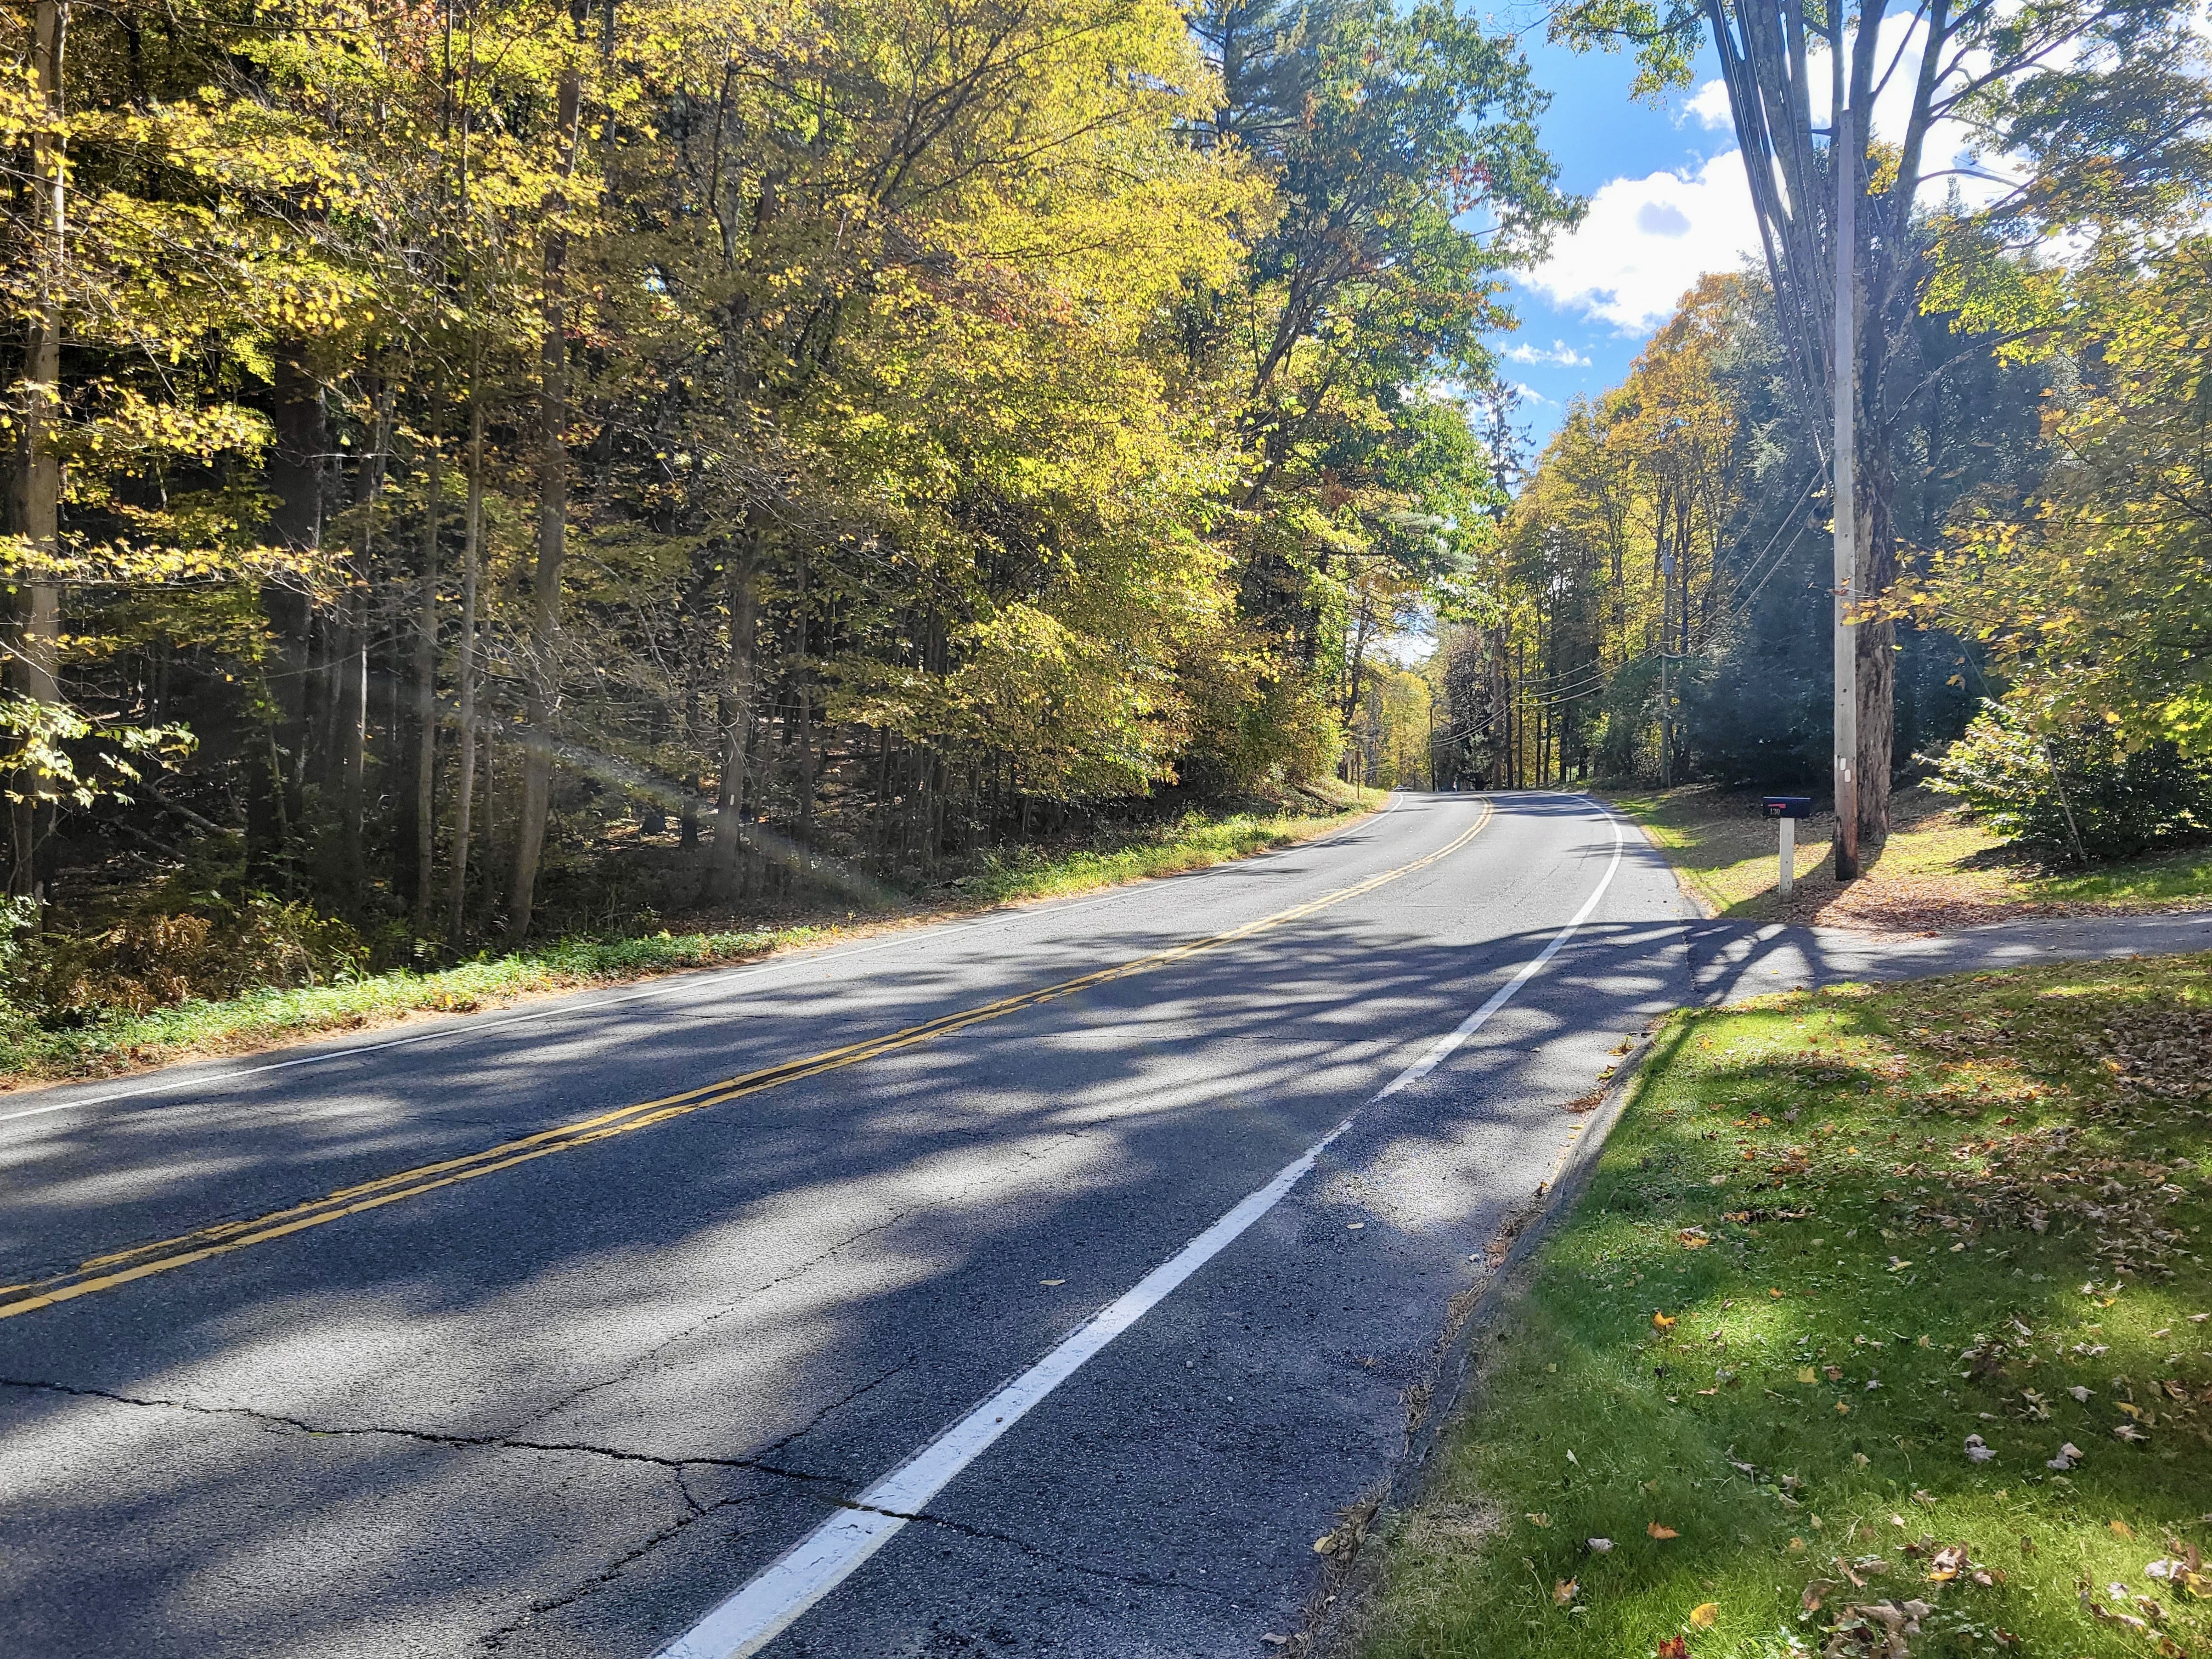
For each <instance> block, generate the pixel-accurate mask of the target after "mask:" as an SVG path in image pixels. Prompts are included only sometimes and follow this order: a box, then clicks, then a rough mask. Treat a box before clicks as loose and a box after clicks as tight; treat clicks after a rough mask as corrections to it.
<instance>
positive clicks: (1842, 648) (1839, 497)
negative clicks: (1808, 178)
mask: <svg viewBox="0 0 2212 1659" xmlns="http://www.w3.org/2000/svg"><path fill="white" fill-rule="evenodd" d="M1830 60H1831V62H1832V64H1833V65H1834V75H1833V79H1834V87H1835V93H1834V101H1833V102H1832V103H1831V104H1830V105H1829V106H1828V107H1829V108H1830V109H1831V110H1832V111H1834V112H1835V113H1834V116H1833V118H1832V125H1831V127H1830V132H1831V135H1832V136H1831V137H1830V138H1829V141H1828V165H1829V167H1830V169H1831V170H1832V172H1833V173H1834V174H1835V185H1836V224H1835V234H1834V236H1833V237H1832V239H1831V240H1832V242H1833V243H1834V246H1835V254H1836V279H1835V287H1836V296H1835V297H1836V303H1835V318H1836V327H1835V363H1834V366H1833V372H1832V374H1830V375H1829V377H1828V379H1829V384H1830V386H1831V387H1832V390H1833V392H1834V394H1835V410H1836V439H1835V447H1834V453H1833V456H1832V459H1833V460H1834V463H1835V469H1836V474H1835V483H1834V486H1833V495H1834V501H1835V509H1836V562H1835V579H1836V585H1835V653H1836V686H1835V717H1834V719H1835V734H1834V735H1835V762H1836V842H1835V854H1836V879H1837V880H1838V881H1850V880H1853V879H1855V878H1857V875H1858V872H1859V781H1858V753H1859V641H1858V627H1857V623H1856V622H1855V620H1854V619H1853V616H1852V611H1853V607H1854V605H1856V603H1857V584H1858V568H1859V556H1858V338H1857V335H1858V328H1857V324H1858V319H1857V310H1858V281H1857V273H1858V258H1857V249H1858V234H1857V218H1858V197H1859V180H1858V152H1859V144H1858V140H1857V134H1858V112H1857V111H1856V110H1848V109H1846V108H1844V42H1843V31H1842V28H1841V27H1840V26H1838V29H1837V32H1836V46H1835V50H1834V52H1832V53H1831V54H1830Z"/></svg>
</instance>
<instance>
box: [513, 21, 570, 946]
mask: <svg viewBox="0 0 2212 1659" xmlns="http://www.w3.org/2000/svg"><path fill="white" fill-rule="evenodd" d="M582 104H583V79H582V76H581V75H580V71H579V70H577V69H576V67H575V66H574V64H570V65H568V67H566V68H564V69H562V71H561V89H560V94H559V98H558V100H557V102H556V122H557V124H558V127H559V135H560V136H559V143H560V147H561V149H560V155H561V164H560V165H561V174H560V176H561V179H562V185H560V186H556V189H555V191H554V197H553V202H552V207H553V210H554V215H555V217H554V220H553V223H552V225H551V227H550V228H549V229H548V230H547V231H546V234H545V296H544V312H543V322H544V331H545V338H544V343H543V345H542V346H541V347H540V348H539V353H538V365H539V380H538V417H539V418H538V569H537V573H536V580H535V581H534V583H533V585H532V603H531V613H530V661H529V665H528V669H529V679H528V689H527V690H526V692H525V694H524V698H523V717H524V722H525V726H526V731H525V732H524V737H523V741H524V744H525V747H524V749H523V762H522V805H521V811H520V816H519V817H517V819H516V821H515V828H514V885H513V889H512V890H511V891H510V893H509V894H508V897H507V942H508V943H509V944H510V945H519V944H520V943H521V942H522V940H523V939H525V938H526V936H527V935H528V934H529V932H530V911H531V906H532V903H533V902H534V901H535V898H536V896H537V889H538V860H539V858H540V856H541V855H542V854H544V850H545V814H546V810H547V807H548V805H550V799H551V796H552V790H553V750H552V748H551V746H550V742H549V739H550V736H551V729H550V728H551V726H552V721H553V712H554V708H555V704H556V696H557V690H556V684H555V678H554V675H555V665H554V653H555V651H556V647H557V646H558V645H559V642H560V633H561V565H562V560H563V559H564V558H565V557H566V556H567V554H568V296H567V293H566V289H567V283H568V232H567V230H566V229H564V228H562V224H561V222H560V219H559V215H560V214H561V213H562V211H564V210H566V208H567V205H568V197H567V191H566V190H565V188H564V187H565V185H566V184H567V181H568V179H570V178H571V177H573V176H574V173H575V170H576V124H577V118H578V116H579V114H580V110H581V107H582Z"/></svg>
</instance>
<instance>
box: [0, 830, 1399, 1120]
mask: <svg viewBox="0 0 2212 1659" xmlns="http://www.w3.org/2000/svg"><path fill="white" fill-rule="evenodd" d="M1336 793H1337V795H1338V796H1339V797H1340V799H1339V801H1338V803H1337V805H1336V808H1335V810H1334V811H1319V812H1307V813H1291V812H1281V813H1269V812H1264V811H1243V812H1235V813H1229V814H1218V813H1207V812H1202V811H1194V812H1191V813H1188V814H1187V815H1186V816H1185V817H1182V819H1180V820H1178V821H1176V822H1175V823H1165V824H1159V825H1153V826H1148V827H1146V828H1143V829H1134V830H1129V831H1124V832H1121V833H1119V834H1117V835H1116V836H1114V837H1113V838H1112V839H1111V840H1109V841H1108V842H1105V843H1104V844H1097V843H1093V844H1090V845H1081V846H1073V847H1061V848H1042V849H1040V848H1025V849H1023V851H1022V852H1021V853H1020V854H1016V855H1011V856H1007V857H1005V858H1003V859H1000V860H997V861H994V862H989V863H987V864H985V865H984V866H983V867H982V868H981V870H980V871H979V872H976V873H975V874H973V875H970V876H968V877H965V878H962V879H961V880H959V881H957V882H955V883H952V884H949V885H948V886H947V887H946V888H945V889H943V890H939V891H938V892H936V893H933V894H930V895H927V896H925V898H924V899H923V900H922V901H921V902H919V903H917V904H916V905H915V906H913V907H911V908H907V909H904V910H902V911H899V912H896V913H890V914H887V915H867V914H861V915H850V914H843V913H841V919H839V920H836V921H828V920H825V921H822V922H820V923H818V924H811V925H796V926H787V927H753V928H739V929H736V930H732V931H728V932H698V933H656V934H652V935H647V936H644V937H639V938H629V939H569V940H563V941H562V942H560V943H558V944H555V945H546V946H544V947H540V948H538V949H535V950H532V951H524V952H520V953H518V954H514V955H510V956H500V957H483V958H482V959H480V960H477V961H474V962H467V963H461V964H459V966H457V967H453V968H448V969H442V970H439V971H430V972H417V971H414V970H411V969H398V970H396V971H393V972H391V973H384V974H375V975H364V976H362V977H360V978H357V979H352V980H348V981H343V982H340V983H337V984H329V985H311V986H302V987H290V988H282V989H276V988H272V989H269V990H264V991H258V992H254V993H252V994H248V995H246V996H241V997H236V998H231V999H226V1000H220V1001H213V1000H206V1001H203V1000H193V1001H187V1002H182V1003H179V1004H177V1005H175V1006H170V1007H163V1008H156V1009H155V1010H153V1011H152V1012H148V1013H143V1014H122V1013H118V1014H116V1015H113V1016H112V1017H110V1018H105V1019H94V1020H91V1021H88V1022H85V1023H82V1024H73V1025H70V1026H67V1027H64V1028H62V1029H58V1030H57V1029H48V1028H46V1027H45V1026H42V1025H40V1024H38V1023H36V1022H35V1021H33V1020H31V1019H30V1018H27V1016H25V1015H23V1014H22V1013H21V1012H20V1011H13V1010H6V1009H5V1008H4V1005H0V1083H15V1084H19V1085H20V1084H25V1083H33V1082H45V1081H51V1080H54V1079H64V1078H74V1077H105V1076H112V1075H114V1074H115V1073H120V1072H125V1071H132V1070H137V1069H138V1068H141V1067H143V1066H156V1065H161V1064H166V1063H167V1062H168V1061H171V1060H178V1059H181V1058H184V1057H186V1056H189V1055H194V1054H236V1053H240V1052H244V1051H247V1050H251V1049H255V1048H267V1047H269V1046H270V1045H272V1044H275V1043H279V1042H289V1041H296V1040H299V1039H302V1038H306V1037H312V1036H321V1035H326V1034H328V1033H331V1032H337V1031H346V1030H359V1029H361V1028H362V1027H365V1026H369V1025H375V1024H386V1023H389V1022H390V1021H392V1020H395V1019H402V1018H408V1017H410V1016H415V1015H435V1014H445V1013H466V1012H474V1011H476V1010H478V1009H482V1008H486V1007H491V1006H498V1005H500V1004H502V1003H507V1002H512V1001H514V1000H518V999H520V998H523V997H528V996H534V995H543V994H549V993H554V992H560V991H571V990H579V989H583V988H586V987H591V986H594V985H605V984H611V983H618V982H621V981H627V980H634V979H641V978H645V977H647V976H648V975H654V974H665V973H675V972H679V971H682V970H684V969H697V968H713V967H720V966H726V965H729V964H732V963H742V962H750V961H752V960H755V959H756V958H758V957H764V956H768V955H769V954H771V953H773V952H775V951H782V950H790V949H794V948H797V947H800V946H804V945H821V944H825V943H829V942H832V941H834V940H836V939H840V938H844V937H848V936H850V935H852V934H854V933H864V932H867V931H870V930H872V929H874V928H879V927H885V926H896V925H901V924H904V923H910V922H913V921H927V920H930V919H933V918H937V917H941V916H946V915H960V914H963V913H967V912H971V911H974V910H977V909H981V908H988V907H990V906H993V905H998V904H1008V903H1015V902H1023V901H1026V900H1035V899H1041V898H1055V897H1060V896H1065V895H1066V894H1070V893H1076V892H1081V891H1084V890H1088V889H1091V888H1097V887H1106V886H1111V885H1113V884H1116V883H1119V882H1125V881H1135V880H1141V879H1144V878H1148V877H1153V876H1162V875H1171V874H1174V873H1176V872H1180V871H1185V870H1195V869H1200V868H1203V867H1204V866H1207V865H1212V864H1218V863H1221V862H1223V861H1224V860H1229V859H1237V858H1243V857H1247V856H1249V855H1250V854H1255V853H1261V852H1266V851H1267V850H1268V849H1270V848H1277V847H1285V846H1289V845H1291V844H1293V843H1295V842H1301V841H1308V840H1310V839H1312V838H1313V837H1314V836H1318V835H1322V834H1325V833H1327V832H1328V831H1330V830H1332V829H1340V828H1342V827H1343V826H1344V825H1345V824H1346V823H1347V822H1349V821H1351V819H1352V818H1353V817H1356V816H1357V815H1358V814H1359V813H1362V812H1364V811H1372V810H1373V809H1375V808H1376V807H1378V806H1380V805H1382V804H1383V800H1384V799H1386V796H1385V794H1384V793H1383V791H1380V790H1374V789H1365V790H1362V789H1350V788H1345V787H1341V786H1338V787H1337V788H1336ZM1316 804H1319V803H1318V802H1316ZM8 1015H12V1018H7V1017H5V1016H8Z"/></svg>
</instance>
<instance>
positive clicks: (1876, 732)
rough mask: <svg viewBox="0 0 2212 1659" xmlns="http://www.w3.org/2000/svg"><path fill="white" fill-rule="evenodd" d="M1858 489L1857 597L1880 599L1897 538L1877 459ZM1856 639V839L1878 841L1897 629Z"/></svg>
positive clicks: (1889, 755)
mask: <svg viewBox="0 0 2212 1659" xmlns="http://www.w3.org/2000/svg"><path fill="white" fill-rule="evenodd" d="M1863 477H1864V483H1863V485H1862V489H1863V492H1864V494H1863V508H1862V511H1861V513H1860V519H1859V522H1860V525H1861V527H1862V528H1861V534H1860V537H1859V548H1858V557H1859V579H1858V582H1857V589H1858V592H1859V593H1860V595H1861V597H1862V598H1863V599H1867V600H1872V599H1878V598H1880V597H1881V595H1882V594H1883V593H1885V592H1887V591H1888V589H1889V586H1890V584H1891V583H1892V582H1893V581H1895V580H1897V538H1896V535H1895V533H1894V532H1895V529H1896V526H1895V522H1894V520H1893V517H1892V511H1893V499H1894V496H1893V491H1894V488H1895V483H1894V480H1893V478H1892V477H1890V476H1889V472H1888V469H1887V466H1885V465H1882V464H1881V461H1880V460H1879V459H1876V461H1875V465H1872V466H1869V467H1867V468H1866V469H1865V471H1864V473H1863ZM1852 631H1853V632H1854V633H1856V634H1857V636H1858V670H1859V677H1858V678H1859V686H1858V690H1859V721H1858V725H1859V730H1858V762H1859V777H1858V786H1859V835H1860V837H1861V839H1863V840H1865V841H1876V842H1878V841H1880V840H1881V838H1882V837H1883V836H1887V834H1888V833H1889V779H1890V770H1891V768H1892V766H1893V763H1894V760H1895V753H1894V751H1895V749H1896V745H1897V624H1896V623H1893V622H1890V621H1888V620H1887V619H1884V620H1883V621H1881V622H1863V623H1860V624H1859V625H1858V627H1857V629H1853V630H1852Z"/></svg>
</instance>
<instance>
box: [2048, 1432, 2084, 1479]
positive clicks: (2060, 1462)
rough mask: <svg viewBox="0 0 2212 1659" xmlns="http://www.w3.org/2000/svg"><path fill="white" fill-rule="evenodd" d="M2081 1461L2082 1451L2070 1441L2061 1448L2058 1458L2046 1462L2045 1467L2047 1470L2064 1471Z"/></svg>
mask: <svg viewBox="0 0 2212 1659" xmlns="http://www.w3.org/2000/svg"><path fill="white" fill-rule="evenodd" d="M2078 1462H2081V1448H2080V1447H2079V1446H2077V1445H2075V1443H2073V1442H2072V1441H2070V1440H2069V1441H2068V1442H2067V1443H2065V1444H2064V1445H2063V1446H2061V1447H2059V1449H2058V1455H2057V1456H2056V1457H2052V1458H2048V1459H2046V1460H2045V1462H2044V1465H2043V1467H2044V1468H2047V1469H2058V1470H2062V1471H2063V1470H2066V1469H2070V1468H2073V1467H2074V1466H2075V1464H2076V1463H2078Z"/></svg>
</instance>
